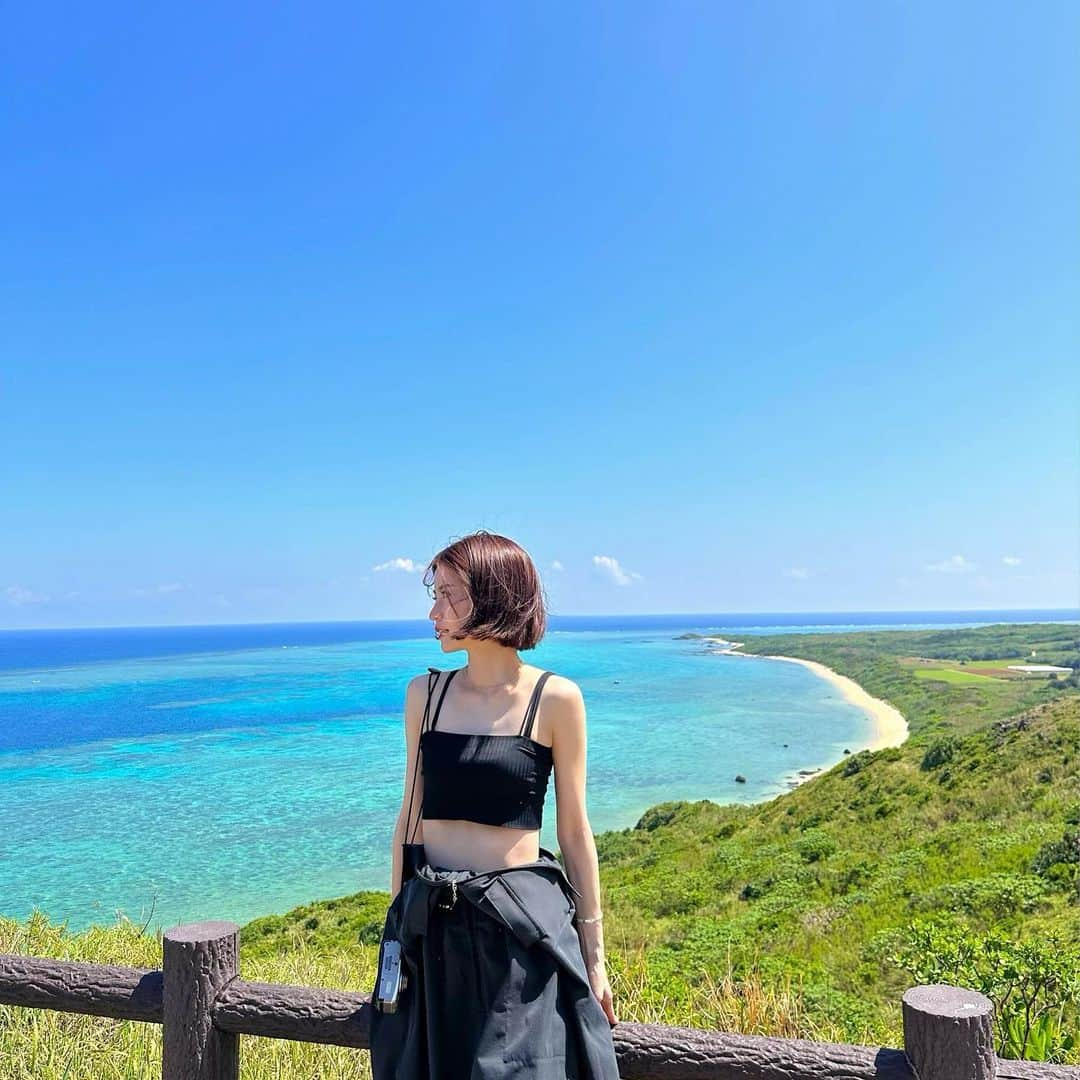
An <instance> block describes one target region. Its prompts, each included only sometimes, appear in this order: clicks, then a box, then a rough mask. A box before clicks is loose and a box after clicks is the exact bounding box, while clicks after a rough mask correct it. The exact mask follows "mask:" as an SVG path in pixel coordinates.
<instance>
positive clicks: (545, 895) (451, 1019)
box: [372, 847, 618, 1080]
mask: <svg viewBox="0 0 1080 1080" xmlns="http://www.w3.org/2000/svg"><path fill="white" fill-rule="evenodd" d="M574 894H576V895H578V896H580V895H581V894H580V892H578V890H577V889H575V888H574V886H573V885H572V884H571V883H570V880H569V878H567V876H566V873H565V871H564V870H563V868H562V864H561V863H560V862H559V861H558V859H556V857H555V856H554V854H553V853H552V852H550V851H549V850H547V849H546V848H543V847H541V848H540V855H539V857H538V858H537V859H535V860H534V861H532V862H528V863H523V864H521V865H518V866H504V867H499V868H496V869H493V870H487V871H472V870H447V869H441V868H437V867H433V866H431V865H430V864H429V863H425V864H422V865H421V866H420V867H419V868H418V869H417V871H416V874H415V875H414V876H413V877H410V878H409V879H408V880H407V881H405V882H404V884H403V885H402V887H401V890H400V891H399V893H398V895H397V896H396V897H395V898H394V902H393V903H392V904H391V905H390V909H389V911H388V913H387V920H386V933H387V934H388V935H389V936H391V937H394V938H396V939H397V940H398V941H399V942H400V943H401V955H402V965H403V967H404V968H405V970H406V971H407V973H408V976H409V985H408V986H407V987H406V989H405V990H404V992H403V993H404V998H403V1002H402V1006H403V1007H402V1009H401V1010H400V1011H399V1012H398V1013H395V1014H388V1015H384V1014H381V1013H377V1014H375V1016H374V1018H373V1020H372V1023H373V1037H377V1038H378V1039H379V1040H380V1049H381V1053H380V1054H379V1055H378V1056H377V1058H376V1056H375V1055H373V1057H372V1064H373V1075H374V1077H375V1080H430V1078H437V1080H496V1078H498V1080H502V1078H505V1077H507V1076H510V1075H513V1076H515V1077H519V1076H520V1077H530V1078H534V1080H553V1078H555V1077H558V1078H560V1080H565V1077H566V1076H567V1075H573V1076H575V1077H576V1078H578V1080H618V1066H617V1062H616V1058H615V1052H614V1046H613V1042H612V1034H611V1025H610V1024H609V1022H608V1019H607V1016H606V1015H605V1013H604V1010H603V1007H602V1006H601V1004H600V1002H599V1001H598V1000H597V999H596V996H595V994H594V993H593V991H592V987H591V985H590V984H589V977H588V972H587V970H586V967H585V960H584V957H583V955H582V952H581V944H580V941H579V940H578V935H577V930H576V929H575V928H574V925H573V916H574V913H575V911H576V906H575V901H574ZM463 904H464V905H473V906H474V907H475V909H476V912H474V913H473V915H474V917H480V918H482V920H488V919H491V920H494V923H495V924H496V925H497V926H499V927H502V928H505V930H506V931H507V932H508V933H509V934H510V935H511V937H510V939H509V941H510V942H513V943H514V944H513V945H512V950H511V951H512V952H513V954H514V956H515V957H516V959H515V960H514V963H515V965H524V966H525V967H527V968H529V969H530V970H531V972H532V974H531V975H529V976H528V979H529V980H530V981H529V983H528V985H529V987H530V990H529V993H528V994H526V995H525V996H524V997H522V996H521V991H522V986H523V984H521V983H520V982H514V981H507V982H505V983H502V984H501V985H502V991H501V992H500V993H498V994H496V995H495V996H494V998H488V999H484V995H482V994H481V995H479V996H477V997H473V996H471V995H469V994H462V993H460V992H459V990H458V988H457V987H456V986H455V985H453V984H451V983H447V982H445V981H444V979H443V978H442V973H443V968H444V967H445V966H447V965H450V966H451V967H453V968H454V969H455V970H460V967H459V965H460V964H462V963H464V964H466V966H467V968H468V970H470V971H471V970H472V969H473V968H472V965H474V964H475V965H476V969H475V970H476V971H477V981H476V983H475V985H478V986H491V987H494V986H499V985H500V980H501V979H503V978H505V972H506V971H507V970H508V969H506V968H505V964H506V954H505V953H504V951H503V949H502V948H501V947H498V948H496V950H495V953H493V954H492V955H490V956H489V955H487V953H486V952H485V948H486V949H488V950H490V949H491V947H492V943H493V942H495V941H498V940H499V937H498V936H496V937H492V936H490V935H489V934H487V933H485V934H484V935H482V936H483V938H484V940H486V941H487V942H488V945H487V946H481V947H480V948H475V947H474V944H475V943H474V941H473V940H472V939H471V938H470V937H469V936H468V935H466V936H465V937H462V936H461V935H460V933H457V934H455V935H453V936H447V935H446V934H444V933H443V929H444V927H446V926H449V925H450V923H451V922H452V923H454V924H460V923H461V916H462V915H463V912H462V910H461V907H460V906H461V905H463ZM440 907H441V908H442V909H444V910H440ZM478 913H482V915H479V914H478ZM441 919H445V920H447V921H446V922H445V923H444V922H435V920H441ZM471 921H472V919H471V918H469V919H467V920H466V923H471ZM429 931H430V934H431V935H432V936H434V937H435V938H436V939H437V940H438V941H439V943H440V944H439V949H444V948H445V949H454V950H457V951H456V952H455V954H454V957H453V958H451V957H450V956H449V955H447V954H446V953H443V952H440V953H438V956H439V959H438V961H433V960H432V955H433V954H431V949H430V947H429V943H426V942H425V940H424V939H425V937H427V936H428V935H429ZM503 940H506V939H503ZM458 951H459V952H460V955H458ZM425 956H427V958H428V961H429V962H431V963H432V966H431V969H430V970H425ZM466 958H467V959H466ZM515 970H516V971H518V972H521V970H522V968H521V967H515ZM520 977H524V976H520V975H519V976H516V978H520ZM536 980H539V981H536ZM547 980H553V982H547ZM545 983H546V985H547V986H548V990H547V991H546V992H541V991H540V989H539V988H540V987H541V986H543V985H545ZM556 1008H557V1009H558V1015H556V1014H555V1012H554V1010H555V1009H556ZM432 1009H434V1010H437V1012H438V1017H435V1016H433V1015H431V1014H430V1012H429V1010H432ZM477 1010H479V1013H478V1011H477ZM487 1010H493V1011H492V1012H488V1011H487ZM480 1013H483V1015H480ZM564 1024H565V1034H560V1033H561V1032H562V1030H563V1029H562V1027H561V1025H564ZM376 1025H377V1027H378V1031H375V1026H376ZM458 1031H470V1032H479V1033H480V1034H479V1036H478V1042H477V1044H476V1045H475V1047H474V1048H473V1050H472V1053H473V1055H474V1056H473V1058H472V1060H471V1061H470V1062H469V1063H467V1064H466V1063H463V1062H461V1061H458V1060H456V1058H454V1055H455V1054H456V1050H455V1049H454V1045H453V1044H454V1043H455V1041H456V1040H455V1038H454V1033H456V1032H458ZM560 1047H561V1048H562V1049H560ZM564 1051H565V1053H566V1054H567V1055H568V1056H567V1057H566V1059H565V1060H563V1058H561V1057H559V1058H554V1057H550V1056H547V1055H550V1054H552V1053H553V1052H559V1053H562V1052H564Z"/></svg>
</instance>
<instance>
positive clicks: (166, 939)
mask: <svg viewBox="0 0 1080 1080" xmlns="http://www.w3.org/2000/svg"><path fill="white" fill-rule="evenodd" d="M161 946H162V965H161V966H162V973H163V985H162V993H163V1016H162V1018H163V1024H164V1032H163V1035H162V1040H161V1041H162V1059H161V1076H162V1080H240V1036H239V1035H237V1034H235V1033H234V1032H229V1031H219V1030H218V1029H217V1028H215V1027H214V1018H213V1008H214V999H215V998H216V997H217V995H218V994H219V993H220V992H221V990H222V989H224V987H225V986H226V985H227V984H228V983H229V982H231V981H232V980H233V979H235V978H236V976H237V975H238V974H239V972H240V967H239V946H240V927H239V926H238V925H237V924H236V923H232V922H201V923H189V924H187V925H186V926H174V927H173V928H172V929H171V930H166V931H165V932H164V933H163V934H162V941H161Z"/></svg>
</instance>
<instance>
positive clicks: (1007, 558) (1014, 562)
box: [1001, 555, 1023, 566]
mask: <svg viewBox="0 0 1080 1080" xmlns="http://www.w3.org/2000/svg"><path fill="white" fill-rule="evenodd" d="M1001 561H1002V562H1003V563H1004V564H1005V565H1006V566H1019V565H1020V563H1021V562H1023V560H1022V559H1018V558H1017V557H1016V556H1015V555H1002V556H1001Z"/></svg>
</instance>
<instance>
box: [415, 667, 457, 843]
mask: <svg viewBox="0 0 1080 1080" xmlns="http://www.w3.org/2000/svg"><path fill="white" fill-rule="evenodd" d="M428 671H429V672H430V674H429V675H428V682H427V702H426V703H425V705H424V716H423V719H422V720H421V721H420V734H421V735H423V734H424V732H425V731H427V730H428V716H429V715H430V713H431V694H432V691H433V690H434V689H435V684H436V683H437V682H438V681H439V675H440V671H439V669H438V668H436V667H429V668H428ZM447 682H448V683H449V680H447ZM443 693H444V694H445V693H446V690H445V688H444V689H443ZM439 704H440V705H441V704H442V698H439ZM437 711H438V710H437V709H436V712H437ZM419 771H420V739H419V738H417V740H416V764H415V765H414V766H413V778H412V787H411V788H410V790H409V812H408V813H407V814H406V815H405V836H406V839H405V842H406V843H407V844H411V843H412V842H413V839H414V838H415V836H416V830H417V829H418V828H419V827H420V819H421V818H422V817H423V816H424V800H423V798H421V799H420V811H419V813H418V814H417V815H416V820H415V821H413V825H412V832H411V835H410V832H409V822H410V821H412V820H413V816H412V807H413V796H414V795H415V794H416V774H417V773H418V772H419Z"/></svg>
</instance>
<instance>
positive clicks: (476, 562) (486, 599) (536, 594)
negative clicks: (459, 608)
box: [423, 529, 547, 649]
mask: <svg viewBox="0 0 1080 1080" xmlns="http://www.w3.org/2000/svg"><path fill="white" fill-rule="evenodd" d="M440 564H441V565H442V566H444V567H449V568H450V569H452V570H454V571H456V572H457V574H458V575H459V576H460V578H461V580H462V581H463V582H464V583H465V587H466V588H467V589H468V590H469V597H470V598H471V600H472V603H473V610H472V614H471V615H470V616H469V618H468V619H467V620H466V622H465V624H464V625H463V626H462V627H461V629H460V631H459V632H458V633H457V634H455V635H454V637H455V638H457V639H459V640H460V639H461V638H465V637H471V638H476V639H477V640H481V641H482V640H494V641H498V642H499V643H500V644H501V645H508V646H509V647H510V648H512V649H534V648H536V645H537V643H538V642H539V641H540V639H541V638H542V637H543V636H544V631H545V630H546V629H547V612H546V606H545V603H544V601H545V595H544V586H543V584H542V583H541V581H540V575H539V574H538V573H537V571H536V566H535V564H534V563H533V561H532V558H531V557H530V555H529V553H528V552H527V551H526V550H525V549H524V548H523V547H521V545H520V544H516V543H515V542H514V541H513V540H511V539H510V538H509V537H506V536H499V535H498V534H497V533H491V532H488V531H487V530H486V529H479V530H477V531H476V532H474V533H470V534H469V535H468V536H463V537H462V538H461V539H460V540H455V541H454V543H452V544H450V545H449V546H448V547H445V548H443V549H442V551H440V552H439V553H438V554H437V555H436V556H435V557H434V558H433V559H432V560H431V562H429V563H428V565H427V568H426V569H425V570H424V578H423V581H424V584H425V585H433V584H434V582H435V567H436V566H437V565H440Z"/></svg>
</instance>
